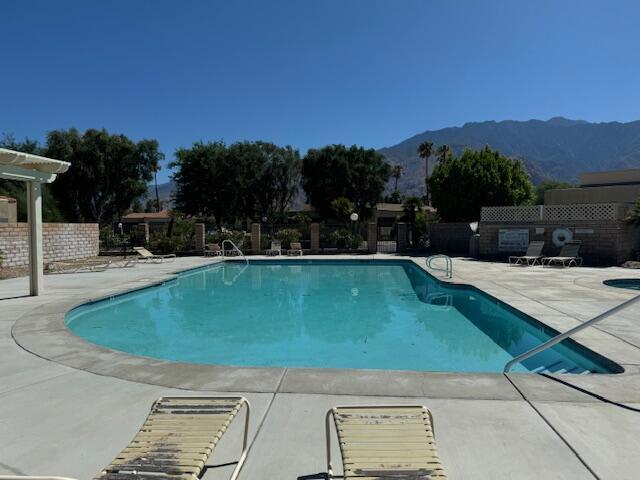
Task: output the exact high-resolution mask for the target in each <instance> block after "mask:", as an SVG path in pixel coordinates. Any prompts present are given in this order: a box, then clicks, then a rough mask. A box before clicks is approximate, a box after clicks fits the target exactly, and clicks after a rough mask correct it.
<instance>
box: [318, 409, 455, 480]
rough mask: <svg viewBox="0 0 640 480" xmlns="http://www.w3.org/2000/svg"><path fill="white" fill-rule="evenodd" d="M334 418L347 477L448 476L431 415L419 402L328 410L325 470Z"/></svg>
mask: <svg viewBox="0 0 640 480" xmlns="http://www.w3.org/2000/svg"><path fill="white" fill-rule="evenodd" d="M331 417H333V421H334V424H335V428H336V432H337V434H338V443H339V446H340V453H341V454H342V465H343V470H344V477H343V478H345V479H350V478H353V479H356V478H357V479H360V480H373V479H383V478H384V479H396V478H397V479H407V480H408V479H412V480H436V479H440V480H442V479H446V478H447V476H446V474H445V472H444V468H443V467H442V464H441V463H440V459H439V458H438V453H437V451H436V444H435V436H434V432H433V418H432V416H431V412H429V410H428V409H427V408H426V407H423V406H419V405H377V406H374V405H369V406H364V405H362V406H345V407H334V408H332V409H331V410H329V411H328V412H327V416H326V421H325V423H326V435H327V473H328V476H329V478H335V475H334V474H333V467H332V465H331V440H330V428H331V427H330V423H331V422H330V419H331Z"/></svg>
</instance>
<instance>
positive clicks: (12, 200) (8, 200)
mask: <svg viewBox="0 0 640 480" xmlns="http://www.w3.org/2000/svg"><path fill="white" fill-rule="evenodd" d="M0 201H5V202H9V203H16V199H15V198H13V197H6V196H4V195H0Z"/></svg>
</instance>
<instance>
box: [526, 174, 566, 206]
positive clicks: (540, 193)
mask: <svg viewBox="0 0 640 480" xmlns="http://www.w3.org/2000/svg"><path fill="white" fill-rule="evenodd" d="M556 188H575V185H573V184H571V183H566V182H558V181H556V180H545V181H543V182H540V183H539V184H538V185H537V186H536V189H535V199H534V203H535V204H536V205H542V204H544V192H546V191H547V190H555V189H556Z"/></svg>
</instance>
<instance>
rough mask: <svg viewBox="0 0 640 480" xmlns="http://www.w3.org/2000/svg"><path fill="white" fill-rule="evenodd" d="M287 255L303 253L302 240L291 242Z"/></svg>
mask: <svg viewBox="0 0 640 480" xmlns="http://www.w3.org/2000/svg"><path fill="white" fill-rule="evenodd" d="M287 255H302V245H301V244H300V242H291V245H290V246H289V250H287Z"/></svg>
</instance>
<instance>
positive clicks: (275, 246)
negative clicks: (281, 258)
mask: <svg viewBox="0 0 640 480" xmlns="http://www.w3.org/2000/svg"><path fill="white" fill-rule="evenodd" d="M265 253H266V254H267V255H282V243H280V241H279V240H274V241H273V242H271V248H269V249H268V250H267V251H266V252H265Z"/></svg>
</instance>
